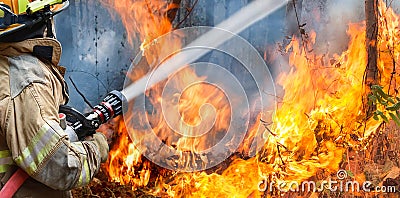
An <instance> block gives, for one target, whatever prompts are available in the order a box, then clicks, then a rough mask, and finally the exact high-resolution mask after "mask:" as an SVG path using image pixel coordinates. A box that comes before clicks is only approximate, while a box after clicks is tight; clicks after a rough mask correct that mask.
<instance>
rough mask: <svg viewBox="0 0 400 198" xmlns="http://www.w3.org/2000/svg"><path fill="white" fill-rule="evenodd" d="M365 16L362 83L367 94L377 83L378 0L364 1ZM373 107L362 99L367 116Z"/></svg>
mask: <svg viewBox="0 0 400 198" xmlns="http://www.w3.org/2000/svg"><path fill="white" fill-rule="evenodd" d="M365 18H366V48H367V57H368V59H367V67H366V70H365V74H364V83H365V85H366V86H367V94H366V95H365V97H367V95H368V94H369V92H370V87H371V85H376V84H378V66H377V60H378V49H377V38H378V0H366V1H365ZM374 110H375V107H373V106H368V105H367V102H366V101H364V111H366V113H367V117H369V116H371V114H372V112H373V111H374Z"/></svg>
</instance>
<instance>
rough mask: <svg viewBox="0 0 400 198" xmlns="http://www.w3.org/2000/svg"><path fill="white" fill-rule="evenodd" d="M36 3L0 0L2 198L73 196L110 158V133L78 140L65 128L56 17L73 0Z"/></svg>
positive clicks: (42, 0)
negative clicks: (73, 192) (60, 107)
mask: <svg viewBox="0 0 400 198" xmlns="http://www.w3.org/2000/svg"><path fill="white" fill-rule="evenodd" d="M33 2H35V1H33ZM33 2H29V1H28V0H0V9H1V10H0V189H1V192H0V197H11V196H13V197H70V196H71V193H70V191H69V190H70V189H73V188H76V187H81V186H84V185H86V184H88V183H89V182H90V180H91V179H92V178H93V176H94V175H95V174H96V173H97V172H98V170H99V167H100V163H101V162H104V161H105V160H106V159H107V155H108V144H107V140H106V139H107V138H106V137H105V136H104V135H103V134H101V133H95V134H94V135H93V136H92V138H91V139H90V140H86V141H76V142H73V141H71V139H72V138H73V139H75V137H73V136H74V135H75V136H76V134H73V133H72V134H71V133H70V134H68V133H67V132H66V131H65V130H63V129H62V128H61V127H60V119H59V114H58V110H59V106H60V105H63V104H65V103H66V102H67V101H68V93H67V87H66V84H65V82H64V78H63V73H64V71H65V70H64V69H63V68H62V67H60V66H58V63H59V59H60V56H61V46H60V43H59V42H58V41H57V40H56V39H55V38H54V29H53V25H52V16H54V15H55V14H57V13H59V12H61V11H62V10H64V9H65V8H66V7H67V6H68V4H69V2H68V1H65V0H40V1H39V0H37V2H36V3H41V4H45V3H48V5H41V4H32V3H33ZM30 3H31V4H30ZM27 5H28V6H27ZM29 5H33V6H35V7H29ZM34 12H35V13H34ZM25 178H27V179H26V180H25ZM14 192H15V193H14Z"/></svg>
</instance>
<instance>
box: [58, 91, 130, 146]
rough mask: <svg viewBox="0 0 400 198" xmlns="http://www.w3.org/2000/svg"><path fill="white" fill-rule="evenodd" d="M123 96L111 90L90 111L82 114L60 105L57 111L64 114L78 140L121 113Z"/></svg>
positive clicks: (124, 99) (91, 133) (125, 101)
mask: <svg viewBox="0 0 400 198" xmlns="http://www.w3.org/2000/svg"><path fill="white" fill-rule="evenodd" d="M126 103H127V100H126V98H125V96H124V95H123V94H122V93H121V92H119V91H117V90H114V91H111V92H110V93H108V94H107V95H106V97H105V98H104V99H103V101H102V102H101V103H100V104H98V105H96V106H94V107H93V109H92V111H91V112H89V113H86V114H82V113H81V112H79V111H78V110H76V109H74V108H72V107H70V106H66V105H62V106H60V110H59V113H62V114H65V115H66V116H65V118H66V122H67V124H68V126H70V127H71V128H72V129H73V130H74V131H75V133H76V135H77V136H78V139H79V140H84V138H85V137H87V136H90V135H93V134H94V133H96V130H97V129H98V128H99V127H100V126H101V125H102V124H104V123H106V122H107V121H109V120H110V119H112V118H114V117H116V116H118V115H121V114H122V113H123V108H122V104H126Z"/></svg>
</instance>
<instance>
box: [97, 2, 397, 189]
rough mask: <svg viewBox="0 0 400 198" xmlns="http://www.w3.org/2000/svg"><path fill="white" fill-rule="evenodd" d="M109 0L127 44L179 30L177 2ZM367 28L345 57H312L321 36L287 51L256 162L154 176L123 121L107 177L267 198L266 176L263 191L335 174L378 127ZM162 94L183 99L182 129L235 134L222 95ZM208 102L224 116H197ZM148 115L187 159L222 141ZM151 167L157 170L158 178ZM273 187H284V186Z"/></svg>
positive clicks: (388, 64) (390, 32) (386, 75)
mask: <svg viewBox="0 0 400 198" xmlns="http://www.w3.org/2000/svg"><path fill="white" fill-rule="evenodd" d="M103 3H104V4H105V5H107V6H108V7H109V8H110V9H113V10H115V11H117V12H118V13H119V15H120V16H121V19H122V21H123V24H124V25H125V27H126V29H127V33H128V39H132V38H133V35H134V34H138V35H139V39H140V40H141V41H143V43H142V47H143V46H146V45H147V44H148V43H149V42H150V41H151V40H153V39H154V38H157V37H158V36H161V35H162V34H165V33H167V32H168V31H171V30H172V25H171V22H170V21H169V20H167V19H168V17H166V16H167V15H166V12H167V11H168V9H171V7H174V8H175V7H176V5H173V6H171V5H168V4H167V3H166V1H163V0H156V1H151V2H150V1H146V0H120V1H113V0H103ZM143 8H147V9H143ZM155 8H157V9H155ZM154 10H157V12H155V11H154ZM379 14H380V15H379V39H378V42H377V45H378V48H379V60H378V67H379V70H380V73H381V77H382V78H381V85H383V86H384V87H385V89H386V90H388V91H391V93H393V94H396V95H397V92H396V91H395V89H396V85H397V82H399V80H400V79H398V78H400V76H393V75H392V73H393V71H396V72H399V71H397V70H398V68H396V67H395V64H396V62H399V61H400V30H399V28H398V27H399V16H398V15H396V14H395V13H394V11H393V10H392V9H391V8H387V7H386V5H385V4H384V3H383V2H382V1H381V2H380V4H379ZM365 31H366V30H365V23H357V24H349V27H348V31H347V33H348V36H349V43H348V48H347V50H346V51H344V52H343V53H342V54H333V55H329V54H317V53H315V52H313V51H312V47H313V45H315V38H316V36H317V35H316V34H315V33H313V32H311V33H310V34H309V35H308V36H307V38H303V39H302V40H299V39H296V38H294V39H293V40H292V42H291V43H290V44H289V45H288V46H287V47H286V52H287V53H288V54H289V55H290V56H289V65H290V66H291V68H290V71H288V72H286V73H281V74H280V76H279V78H278V85H280V86H281V87H282V89H283V90H284V96H283V98H282V101H281V102H280V104H279V107H278V108H277V110H276V112H275V115H274V117H273V124H272V125H270V126H267V127H268V128H266V130H265V132H264V134H265V136H264V137H265V138H266V144H265V145H264V147H263V151H262V152H260V153H259V154H258V155H257V156H255V157H251V158H249V159H241V158H240V157H239V156H236V157H233V158H232V159H231V160H232V161H231V162H226V166H227V167H223V166H221V167H220V168H221V169H219V170H215V171H214V172H209V171H201V172H196V173H176V172H172V171H167V170H165V169H160V168H157V169H154V167H155V165H154V164H151V163H150V162H149V161H147V160H146V159H144V158H142V153H141V152H140V151H139V150H138V149H137V144H139V143H140V142H141V140H142V139H143V138H145V137H141V136H140V135H137V136H136V137H134V138H133V139H136V140H135V142H132V141H131V140H130V139H129V138H128V135H127V134H128V131H127V130H133V131H134V130H135V129H133V128H132V127H130V126H128V127H127V128H126V127H125V125H124V123H123V122H121V123H120V127H119V129H118V131H119V136H118V137H119V138H118V140H117V141H116V142H115V143H114V147H113V148H112V150H111V151H110V157H109V159H108V163H107V166H106V168H107V171H108V174H109V177H110V178H111V179H112V180H113V181H117V182H120V183H121V184H130V185H132V187H133V189H136V188H137V187H141V186H142V187H143V186H150V185H151V187H152V188H151V190H149V193H152V194H154V195H157V196H170V197H184V196H185V197H204V196H210V197H227V196H231V195H235V196H236V197H260V196H262V195H263V194H264V192H262V191H260V189H259V187H260V181H265V179H266V178H268V183H265V184H262V185H267V184H270V183H271V182H275V183H279V182H281V181H298V182H301V181H304V180H306V179H309V178H311V177H314V176H315V175H316V174H317V173H318V172H324V173H326V175H329V174H331V173H334V172H335V171H337V170H338V169H339V164H340V162H342V160H343V159H342V157H343V153H344V151H345V150H346V149H347V148H348V147H351V148H354V149H364V146H365V143H366V142H367V141H368V139H369V137H370V135H371V134H372V133H374V132H375V131H376V129H377V128H378V126H379V125H380V122H379V121H375V120H373V119H368V120H366V119H365V117H366V115H365V114H364V112H363V111H362V107H363V100H362V97H363V94H364V93H365V87H364V85H363V75H364V71H365V67H366V64H367V63H366V61H367V53H366V47H365V36H366V35H365ZM130 42H132V40H130ZM168 42H170V46H171V47H174V48H175V49H179V48H180V47H181V46H180V45H181V44H180V43H179V42H178V41H176V40H171V41H168ZM302 43H303V44H302ZM142 49H144V48H142ZM162 53H163V52H162V51H160V50H156V51H154V50H149V51H146V50H144V54H145V57H146V60H147V61H148V62H151V61H152V60H153V59H154V58H156V57H157V56H159V55H160V54H162ZM149 69H150V68H142V69H139V70H137V71H136V72H135V73H134V74H130V77H131V78H132V80H136V79H138V78H139V77H140V76H143V75H144V74H145V73H146V72H148V71H149ZM205 78H206V77H199V76H197V75H196V73H195V72H194V71H193V70H191V69H184V70H183V71H182V72H180V73H179V74H178V77H177V78H174V79H172V81H173V82H172V83H173V84H175V85H177V86H179V85H185V84H187V83H188V82H191V81H193V79H195V80H202V79H205ZM161 88H162V87H158V88H155V89H153V90H152V93H151V94H152V96H153V97H151V100H152V101H151V103H152V104H154V106H155V107H156V108H157V106H159V104H161V102H162V101H163V100H167V102H169V101H172V100H178V102H177V103H174V105H178V106H177V108H178V109H179V112H180V115H181V116H182V119H180V118H179V119H178V118H176V119H174V120H176V121H177V122H178V123H179V122H184V123H189V125H191V126H196V125H198V124H199V123H201V122H203V121H207V122H208V121H209V120H212V121H213V122H215V124H214V125H213V127H214V128H213V132H212V133H211V135H212V136H213V137H215V136H218V134H219V133H221V131H224V130H225V129H226V128H227V127H228V126H227V124H226V123H229V122H227V121H228V120H229V117H230V113H231V112H230V107H229V105H227V100H226V98H225V96H224V94H223V93H222V92H221V91H220V90H218V89H216V88H214V87H213V86H208V85H207V84H197V85H195V86H192V87H190V88H188V89H186V90H185V92H184V93H183V94H182V95H180V97H179V98H162V97H161V94H162V90H161ZM149 94H150V92H148V93H147V95H149ZM207 103H210V104H212V106H214V107H215V108H217V109H218V110H219V111H217V114H216V112H215V110H213V109H212V108H210V109H208V108H206V109H205V112H203V113H202V115H201V116H199V115H198V112H199V109H201V108H202V106H203V105H204V104H207ZM200 112H201V111H200ZM147 116H149V117H150V120H151V122H152V123H153V126H155V127H154V131H156V133H157V135H158V137H160V139H163V138H164V139H165V140H166V144H168V145H170V146H175V147H176V148H177V149H178V150H180V151H182V152H184V151H198V150H201V149H204V148H207V147H208V146H210V145H213V143H214V142H209V141H207V140H209V139H205V138H203V139H202V138H191V139H189V138H180V137H175V136H173V133H172V132H171V131H170V130H168V129H169V127H168V124H167V123H166V122H165V121H164V120H163V119H161V118H159V117H152V115H150V114H149V115H147ZM260 117H261V116H260V115H259V116H258V117H257V122H260V120H259V119H260ZM256 124H258V123H256ZM182 126H183V125H182ZM179 130H180V131H181V132H182V133H184V134H186V135H188V134H189V135H190V134H196V133H197V132H196V131H192V130H190V129H188V128H185V127H181V128H180V129H179ZM255 130H257V127H250V129H249V131H248V134H250V135H249V137H247V138H246V139H245V141H244V143H243V144H242V145H241V147H240V150H241V151H242V153H246V152H248V148H249V145H250V144H251V138H253V137H254V135H255V134H256V133H257V131H255ZM131 134H132V133H131ZM133 134H140V133H139V132H138V133H135V132H133ZM267 134H270V135H267ZM171 136H172V137H171ZM167 137H168V138H167ZM193 145H195V146H193ZM180 157H181V158H180V160H178V161H179V162H182V163H183V166H193V164H191V163H192V162H191V161H190V160H188V159H187V158H184V157H187V156H183V155H182V156H180ZM152 167H153V168H152ZM152 170H156V172H151V171H152ZM153 176H154V178H153V179H152V177H153ZM273 189H275V190H276V187H274V188H273ZM270 193H271V194H274V192H270ZM275 193H276V192H275Z"/></svg>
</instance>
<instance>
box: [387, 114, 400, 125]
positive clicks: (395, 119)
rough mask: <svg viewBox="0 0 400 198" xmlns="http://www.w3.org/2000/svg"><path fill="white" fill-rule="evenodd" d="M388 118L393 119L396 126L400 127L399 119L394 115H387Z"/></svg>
mask: <svg viewBox="0 0 400 198" xmlns="http://www.w3.org/2000/svg"><path fill="white" fill-rule="evenodd" d="M389 115H390V117H391V118H392V119H393V121H394V122H395V123H396V124H397V126H400V119H399V117H397V116H396V115H394V114H393V113H391V112H390V113H389Z"/></svg>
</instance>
